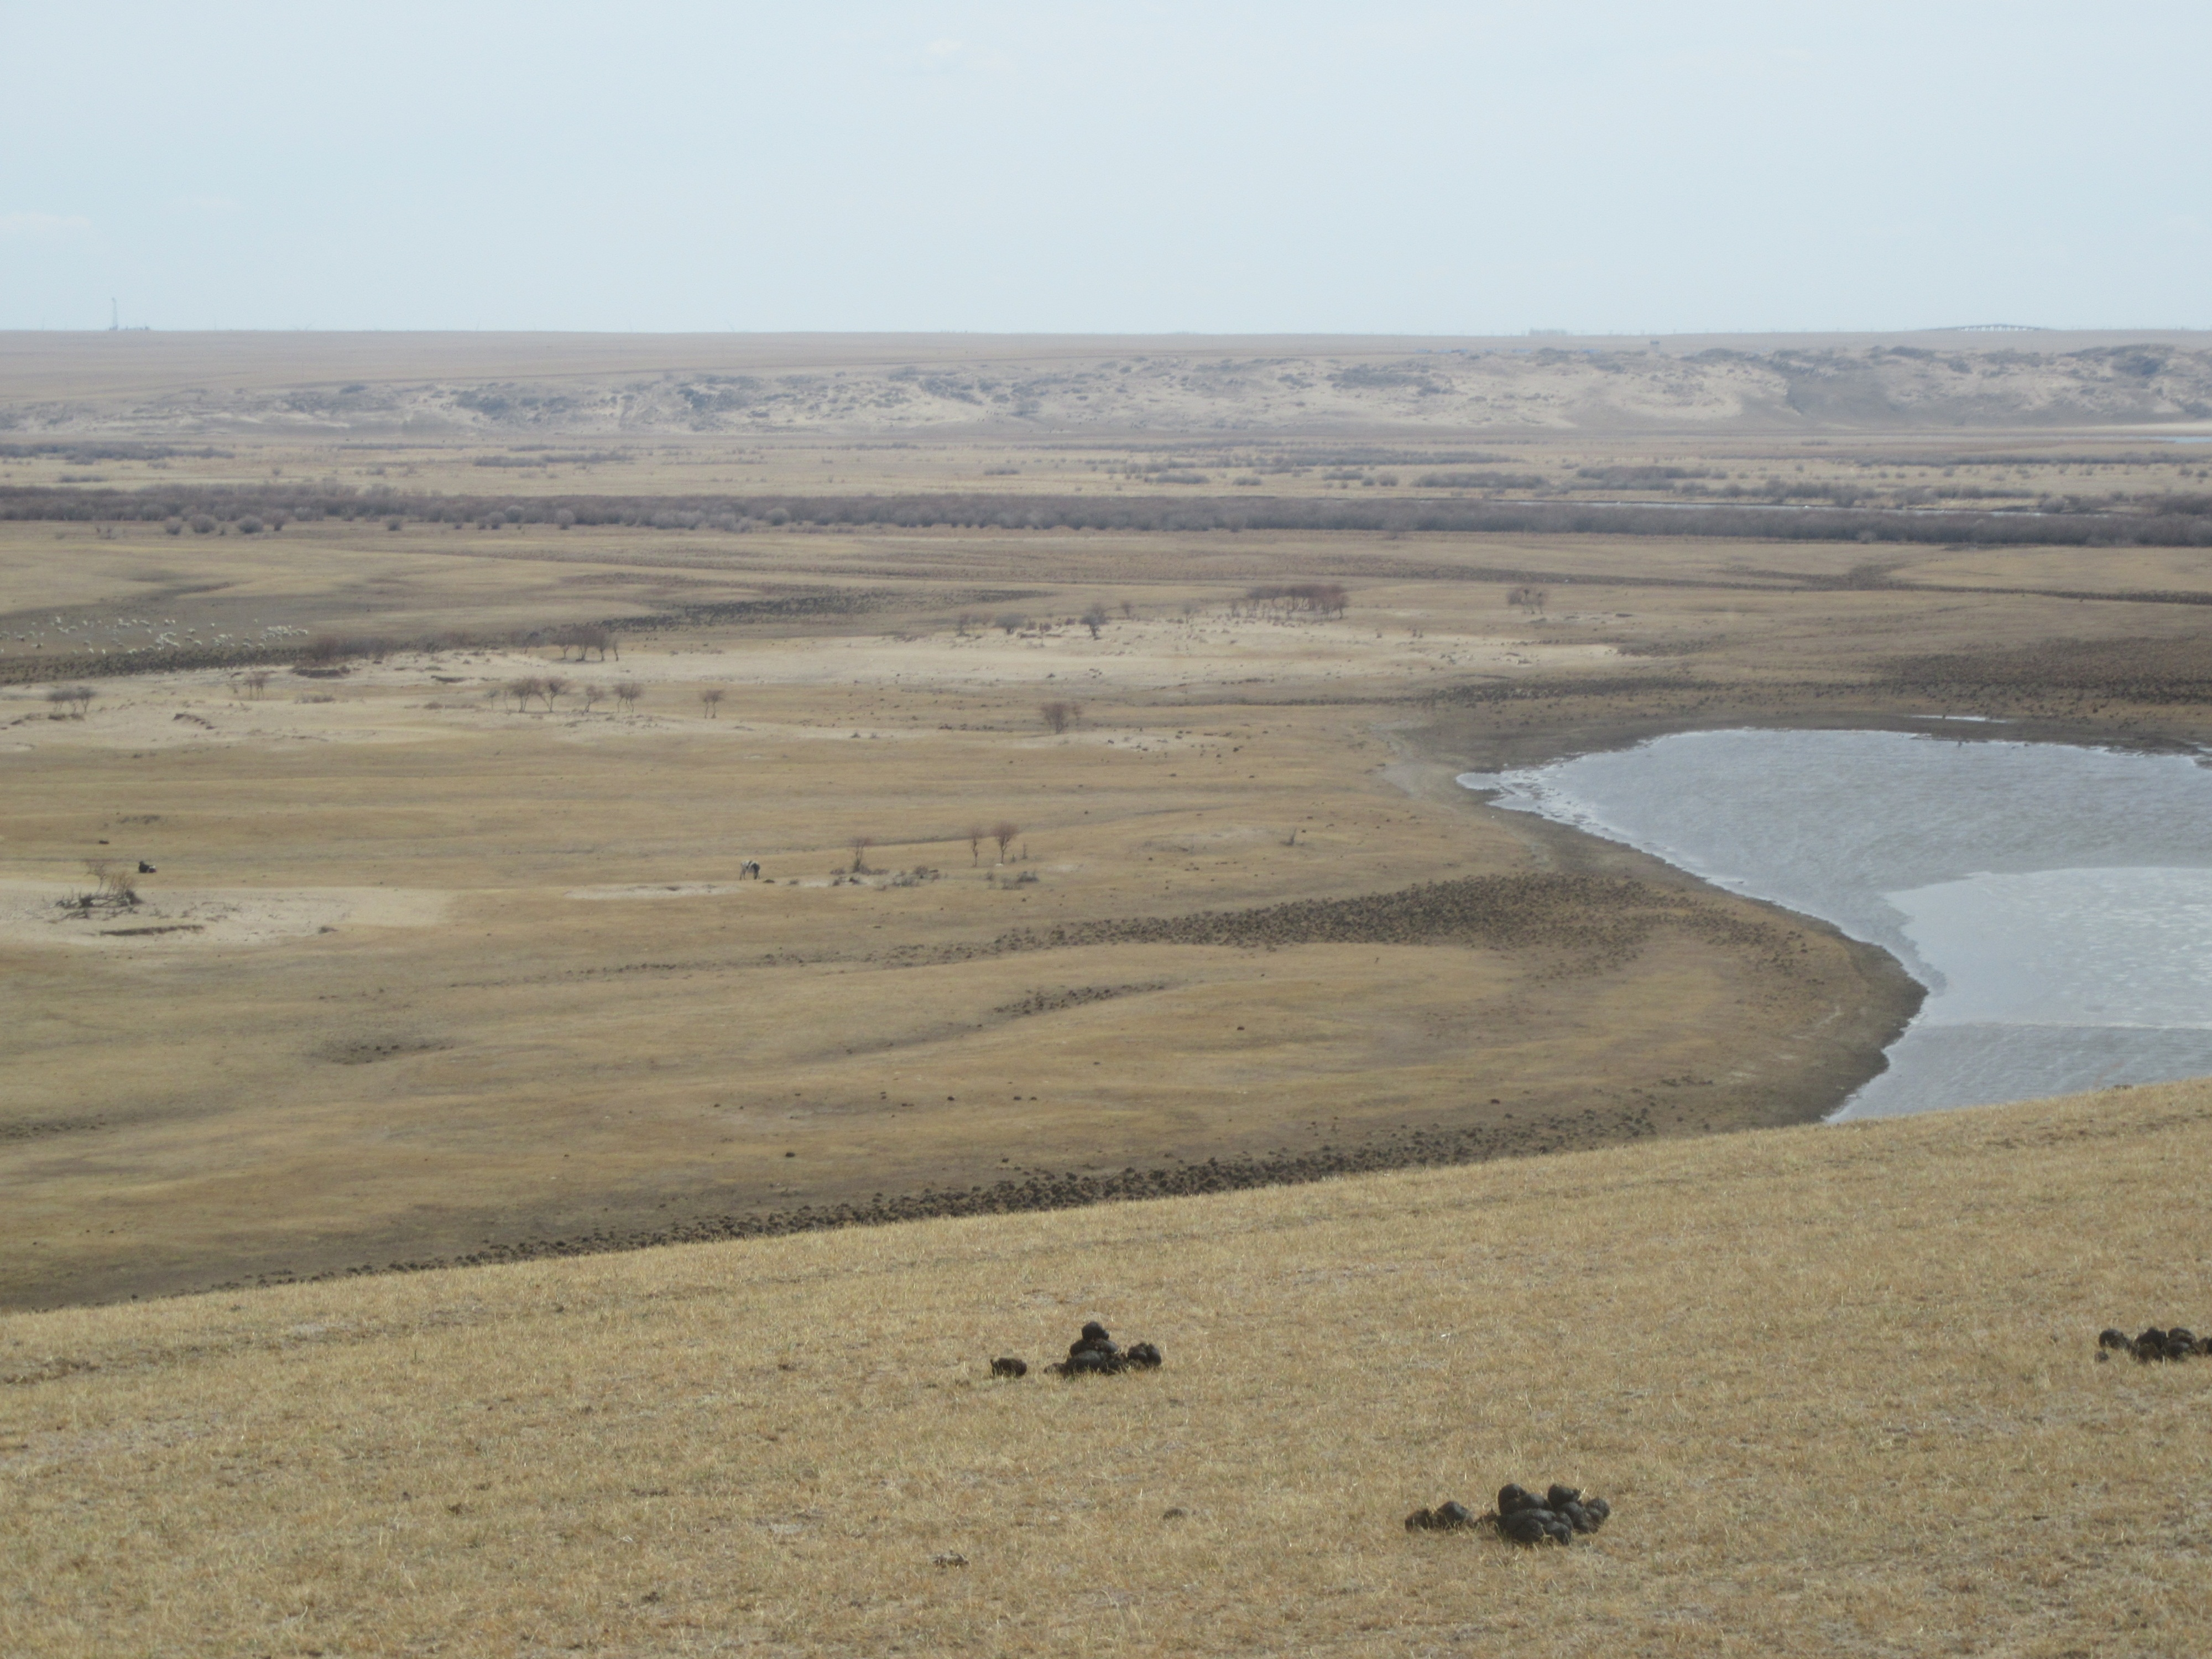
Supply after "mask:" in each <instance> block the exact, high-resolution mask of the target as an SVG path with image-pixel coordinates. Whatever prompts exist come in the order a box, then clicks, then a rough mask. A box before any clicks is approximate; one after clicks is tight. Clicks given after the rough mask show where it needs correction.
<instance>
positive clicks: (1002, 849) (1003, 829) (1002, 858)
mask: <svg viewBox="0 0 2212 1659" xmlns="http://www.w3.org/2000/svg"><path fill="white" fill-rule="evenodd" d="M1021 833H1022V829H1021V826H1020V825H1019V824H1018V823H1007V822H1006V820H1005V819H1004V818H1001V819H1000V820H999V822H998V823H994V824H993V825H992V826H991V839H992V840H993V841H995V842H998V843H999V862H1000V863H1001V864H1004V863H1005V862H1006V848H1009V847H1012V845H1013V844H1014V837H1015V836H1018V835H1020V834H1021Z"/></svg>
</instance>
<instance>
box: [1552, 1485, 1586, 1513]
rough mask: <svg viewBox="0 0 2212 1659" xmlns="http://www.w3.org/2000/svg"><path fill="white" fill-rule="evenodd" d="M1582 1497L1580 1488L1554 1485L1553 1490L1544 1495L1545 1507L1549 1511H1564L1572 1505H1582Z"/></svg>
mask: <svg viewBox="0 0 2212 1659" xmlns="http://www.w3.org/2000/svg"><path fill="white" fill-rule="evenodd" d="M1582 1496H1583V1494H1582V1488H1581V1487H1579V1486H1559V1485H1558V1484H1556V1483H1554V1484H1553V1486H1552V1488H1551V1490H1550V1491H1548V1492H1546V1493H1545V1494H1544V1507H1545V1508H1546V1509H1547V1510H1564V1509H1565V1508H1566V1507H1567V1505H1568V1504H1578V1503H1580V1502H1581V1501H1582Z"/></svg>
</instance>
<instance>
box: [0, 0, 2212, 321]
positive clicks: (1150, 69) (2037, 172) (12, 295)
mask: <svg viewBox="0 0 2212 1659" xmlns="http://www.w3.org/2000/svg"><path fill="white" fill-rule="evenodd" d="M2208 64H2212V3H2207V0H2188V3H2160V0H2152V3H2136V4H2130V3H2126V0H2104V3H2085V0H2067V3H2063V4H2059V3H2044V0H2004V3H1996V0H1917V3H1909V4H1899V3H1889V0H1851V3H1826V0H1805V3H1791V0H1759V3H1736V0H1707V3H1694V0H1674V3H1670V0H1547V3H1490V0H1471V3H1462V4H1421V3H1413V0H1364V3H1357V4H1354V3H1298V0H1273V3H1267V4H1243V3H1211V0H1182V3H1176V4H1154V3H1148V0H1115V3H1093V4H1085V3H1064V4H1063V3H1052V0H1027V3H1018V4H999V3H986V0H975V3H943V4H932V3H920V0H880V3H868V0H852V3H840V0H810V3H789V4H744V3H723V4H709V3H697V0H623V3H620V4H615V3H604V4H571V3H559V0H532V3H528V4H523V3H472V0H438V3H431V4H416V3H412V0H378V3H374V4H365V3H352V0H322V3H317V0H287V3H282V4H258V3H226V0H204V3H191V0H167V3H160V4H139V3H94V0H85V3H80V4H72V5H62V4H57V3H54V0H35V3H33V0H0V77H3V78H0V87H4V88H5V93H4V97H0V328H30V327H41V326H44V327H67V328H85V327H104V326H106V323H107V320H108V315H109V312H108V301H109V298H110V296H111V295H112V296H115V297H116V298H118V300H119V301H120V303H121V307H122V318H123V321H124V322H125V324H138V323H147V324H151V325H154V326H155V327H156V328H165V329H166V328H205V327H209V326H210V325H220V326H222V327H224V328H296V327H316V328H344V329H352V328H387V329H399V328H464V329H465V328H476V327H482V328H486V329H495V328H496V329H512V328H521V329H614V330H632V329H636V330H695V329H712V330H720V329H726V328H736V329H740V330H757V329H759V330H783V329H826V330H848V329H850V330H910V329H911V330H936V329H957V330H981V331H1171V330H1193V331H1222V332H1246V331H1301V332H1303V331H1330V332H1334V331H1347V332H1423V333H1428V332H1459V333H1504V332H1516V331H1522V330H1524V329H1527V328H1530V327H1556V328H1566V329H1572V330H1575V331H1593V332H1596V331H1620V332H1627V333H1646V332H1650V333H1658V332H1671V331H1705V330H1735V329H1746V330H1750V329H1759V330H1764V329H1890V328H1914V327H1926V326H1935V325H1946V324H1958V323H1975V322H2027V323H2042V324H2047V325H2064V326H2079V327H2103V326H2112V327H2122V326H2142V327H2149V326H2196V327H2203V326H2208V325H2212V280H2208V278H2212V142H2208V140H2207V138H2206V137H2205V133H2204V126H2205V124H2206V112H2207V106H2208V95H2207V93H2206V91H2205V81H2204V76H2205V70H2206V67H2207V65H2208Z"/></svg>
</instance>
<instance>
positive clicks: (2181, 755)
mask: <svg viewBox="0 0 2212 1659" xmlns="http://www.w3.org/2000/svg"><path fill="white" fill-rule="evenodd" d="M2039 725H2040V726H2043V727H2044V728H2045V729H2043V730H2041V731H2036V730H2033V729H2023V728H2033V727H2034V726H2039ZM2050 725H2051V723H2047V722H2042V723H2039V722H2027V721H2021V722H2000V721H1996V720H1955V719H1954V720H1925V721H1923V720H1897V719H1894V718H1892V719H1888V720H1881V721H1880V722H1876V721H1873V720H1869V721H1865V722H1861V723H1854V724H1853V725H1851V726H1849V727H1842V728H1839V727H1838V726H1834V725H1833V724H1832V723H1831V721H1829V720H1825V719H1823V720H1817V721H1812V722H1806V721H1792V720H1771V719H1770V720H1764V721H1757V722H1754V721H1748V720H1728V721H1723V720H1716V721H1714V722H1713V723H1712V724H1711V725H1700V726H1695V727H1692V728H1690V729H1687V730H1681V731H1677V732H1671V733H1661V734H1659V735H1658V736H1656V737H1654V738H1644V739H1640V740H1638V741H1635V742H1632V743H1629V744H1622V745H1620V746H1619V747H1615V748H1613V749H1608V750H1583V751H1581V752H1580V753H1578V754H1577V755H1575V756H1573V757H1568V758H1563V759H1561V760H1559V761H1554V762H1551V763H1533V764H1522V765H1518V766H1515V767H1511V768H1508V769H1501V770H1502V771H1503V772H1504V776H1499V775H1498V774H1497V773H1492V772H1488V771H1483V770H1480V769H1471V770H1470V773H1469V774H1467V775H1462V780H1463V784H1462V787H1470V788H1471V789H1472V790H1475V791H1483V790H1484V788H1485V785H1486V783H1493V782H1494V783H1498V784H1503V785H1504V786H1506V787H1507V790H1508V793H1507V794H1506V795H1505V796H1504V797H1502V798H1501V797H1497V796H1490V795H1488V794H1487V793H1486V800H1487V802H1488V804H1489V805H1492V806H1494V807H1496V808H1497V809H1498V810H1499V811H1503V812H1507V813H1510V814H1512V815H1514V816H1521V815H1523V814H1527V815H1531V816H1535V817H1540V818H1541V820H1542V821H1544V822H1547V823H1555V824H1558V825H1559V826H1561V827H1571V828H1572V829H1574V830H1576V831H1577V833H1581V834H1586V835H1589V836H1595V837H1598V838H1601V839H1607V840H1609V841H1615V840H1617V842H1618V844H1622V845H1627V846H1632V847H1634V848H1637V849H1638V850H1640V851H1641V852H1643V853H1644V854H1646V855H1648V856H1651V857H1655V858H1658V859H1661V860H1665V861H1666V862H1668V865H1669V867H1673V868H1678V869H1680V870H1681V871H1682V872H1684V873H1685V874H1686V875H1689V876H1690V877H1691V878H1692V879H1693V880H1697V881H1699V882H1700V883H1710V884H1711V885H1713V886H1715V887H1717V888H1718V889H1720V890H1726V891H1729V892H1734V893H1737V894H1741V895H1745V896H1756V897H1757V898H1758V899H1759V901H1760V902H1767V903H1771V904H1774V905H1777V906H1778V907H1781V908H1784V909H1785V910H1786V911H1788V912H1789V913H1790V914H1793V915H1805V916H1809V917H1814V918H1817V919H1819V920H1820V921H1824V922H1826V923H1827V924H1829V925H1831V926H1832V927H1836V928H1838V930H1840V931H1841V932H1842V933H1844V934H1845V935H1847V936H1848V937H1850V938H1852V939H1858V940H1861V941H1864V942H1866V943H1868V944H1869V945H1871V946H1872V947H1873V948H1875V949H1877V950H1880V951H1883V952H1884V953H1885V954H1886V955H1887V956H1889V957H1891V958H1892V960H1893V962H1895V963H1896V964H1897V966H1898V968H1899V970H1900V971H1902V972H1903V973H1905V975H1908V976H1910V977H1911V979H1912V980H1913V981H1916V982H1917V983H1918V984H1921V985H1923V986H1924V987H1926V996H1925V998H1924V999H1923V1003H1922V1006H1921V1007H1920V1008H1919V1010H1918V1012H1917V1014H1916V1016H1915V1017H1914V1018H1912V1019H1911V1022H1910V1023H1909V1024H1908V1026H1907V1028H1906V1030H1905V1031H1904V1032H1902V1033H1901V1034H1899V1036H1898V1038H1897V1039H1896V1041H1895V1042H1893V1043H1892V1044H1891V1045H1890V1046H1889V1047H1888V1048H1887V1051H1886V1054H1885V1060H1886V1064H1885V1065H1883V1066H1878V1067H1875V1070H1874V1072H1873V1074H1872V1076H1871V1077H1870V1078H1869V1079H1868V1081H1867V1082H1866V1083H1865V1084H1863V1085H1861V1086H1860V1087H1859V1088H1857V1089H1856V1090H1854V1091H1852V1092H1850V1094H1849V1095H1848V1096H1846V1097H1844V1099H1842V1100H1840V1101H1838V1102H1837V1103H1835V1108H1834V1111H1833V1117H1834V1119H1835V1120H1836V1121H1854V1120H1857V1119H1858V1118H1862V1117H1868V1116H1876V1115H1893V1114H1897V1113H1911V1112H1917V1111H1924V1110H1937V1109H1954V1108H1957V1107H1961V1106H1970V1105H1978V1104H1984V1103H1998V1102H2002V1101H2007V1100H2014V1099H2024V1098H2030V1097H2037V1096H2040V1095H2047V1094H2059V1093H2073V1092H2079V1091H2081V1090H2083V1089H2093V1088H2097V1087H2102V1086H2111V1085H2116V1084H2122V1083H2124V1084H2129V1085H2135V1084H2144V1083H2156V1082H2164V1081H2170V1080H2173V1079H2179V1078H2183V1077H2188V1076H2195V1075H2198V1074H2201V1073H2205V1072H2207V1071H2212V1048H2209V1047H2208V1044H2207V1040H2206V1037H2205V1035H2204V1033H2203V1019H2202V1014H2201V1009H2200V1008H2199V1006H2198V999H2197V994H2196V993H2197V988H2198V987H2199V985H2200V982H2201V979H2202V975H2203V973H2204V972H2205V971H2206V967H2205V955H2204V952H2205V949H2206V945H2205V940H2204V935H2203V927H2204V923H2203V917H2204V915H2205V914H2206V912H2207V908H2208V905H2209V904H2212V899H2208V897H2207V894H2208V891H2212V889H2208V887H2207V882H2208V880H2212V866H2208V864H2207V860H2206V848H2205V845H2204V842H2203V834H2202V831H2201V829H2200V828H2199V826H2200V824H2201V823H2202V822H2203V814H2204V812H2205V811H2206V810H2207V805H2208V802H2207V799H2206V790H2205V786H2206V782H2207V779H2206V776H2205V771H2204V766H2205V763H2204V761H2203V750H2201V749H2199V748H2198V746H2197V745H2195V744H2186V745H2184V744H2173V743H2172V742H2168V741H2164V740H2161V739H2160V738H2158V737H2157V735H2156V734H2148V733H2144V732H2141V731H2140V730H2133V731H2130V732H2126V733H2124V734H2123V739H2124V740H2122V741H2118V742H2116V741H2113V740H2112V733H2109V732H2097V733H2095V734H2093V735H2092V734H2087V733H2081V732H2078V731H2068V732H2063V734H2062V733H2061V732H2056V731H2052V730H2051V729H2049V727H2050ZM1945 738H1949V739H1951V741H1949V742H1946V741H1944V739H1945ZM2085 738H2086V739H2087V740H2084V739H2085ZM1969 744H1972V749H1971V750H1969ZM1455 781H1461V780H1455ZM2191 918H2194V920H2190V919H2191Z"/></svg>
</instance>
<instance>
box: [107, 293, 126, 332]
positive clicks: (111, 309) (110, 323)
mask: <svg viewBox="0 0 2212 1659" xmlns="http://www.w3.org/2000/svg"><path fill="white" fill-rule="evenodd" d="M122 328H123V307H121V306H119V305H118V304H117V303H116V302H115V301H113V300H110V301H108V302H107V331H108V332H109V333H110V334H115V333H119V332H120V331H122Z"/></svg>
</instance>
